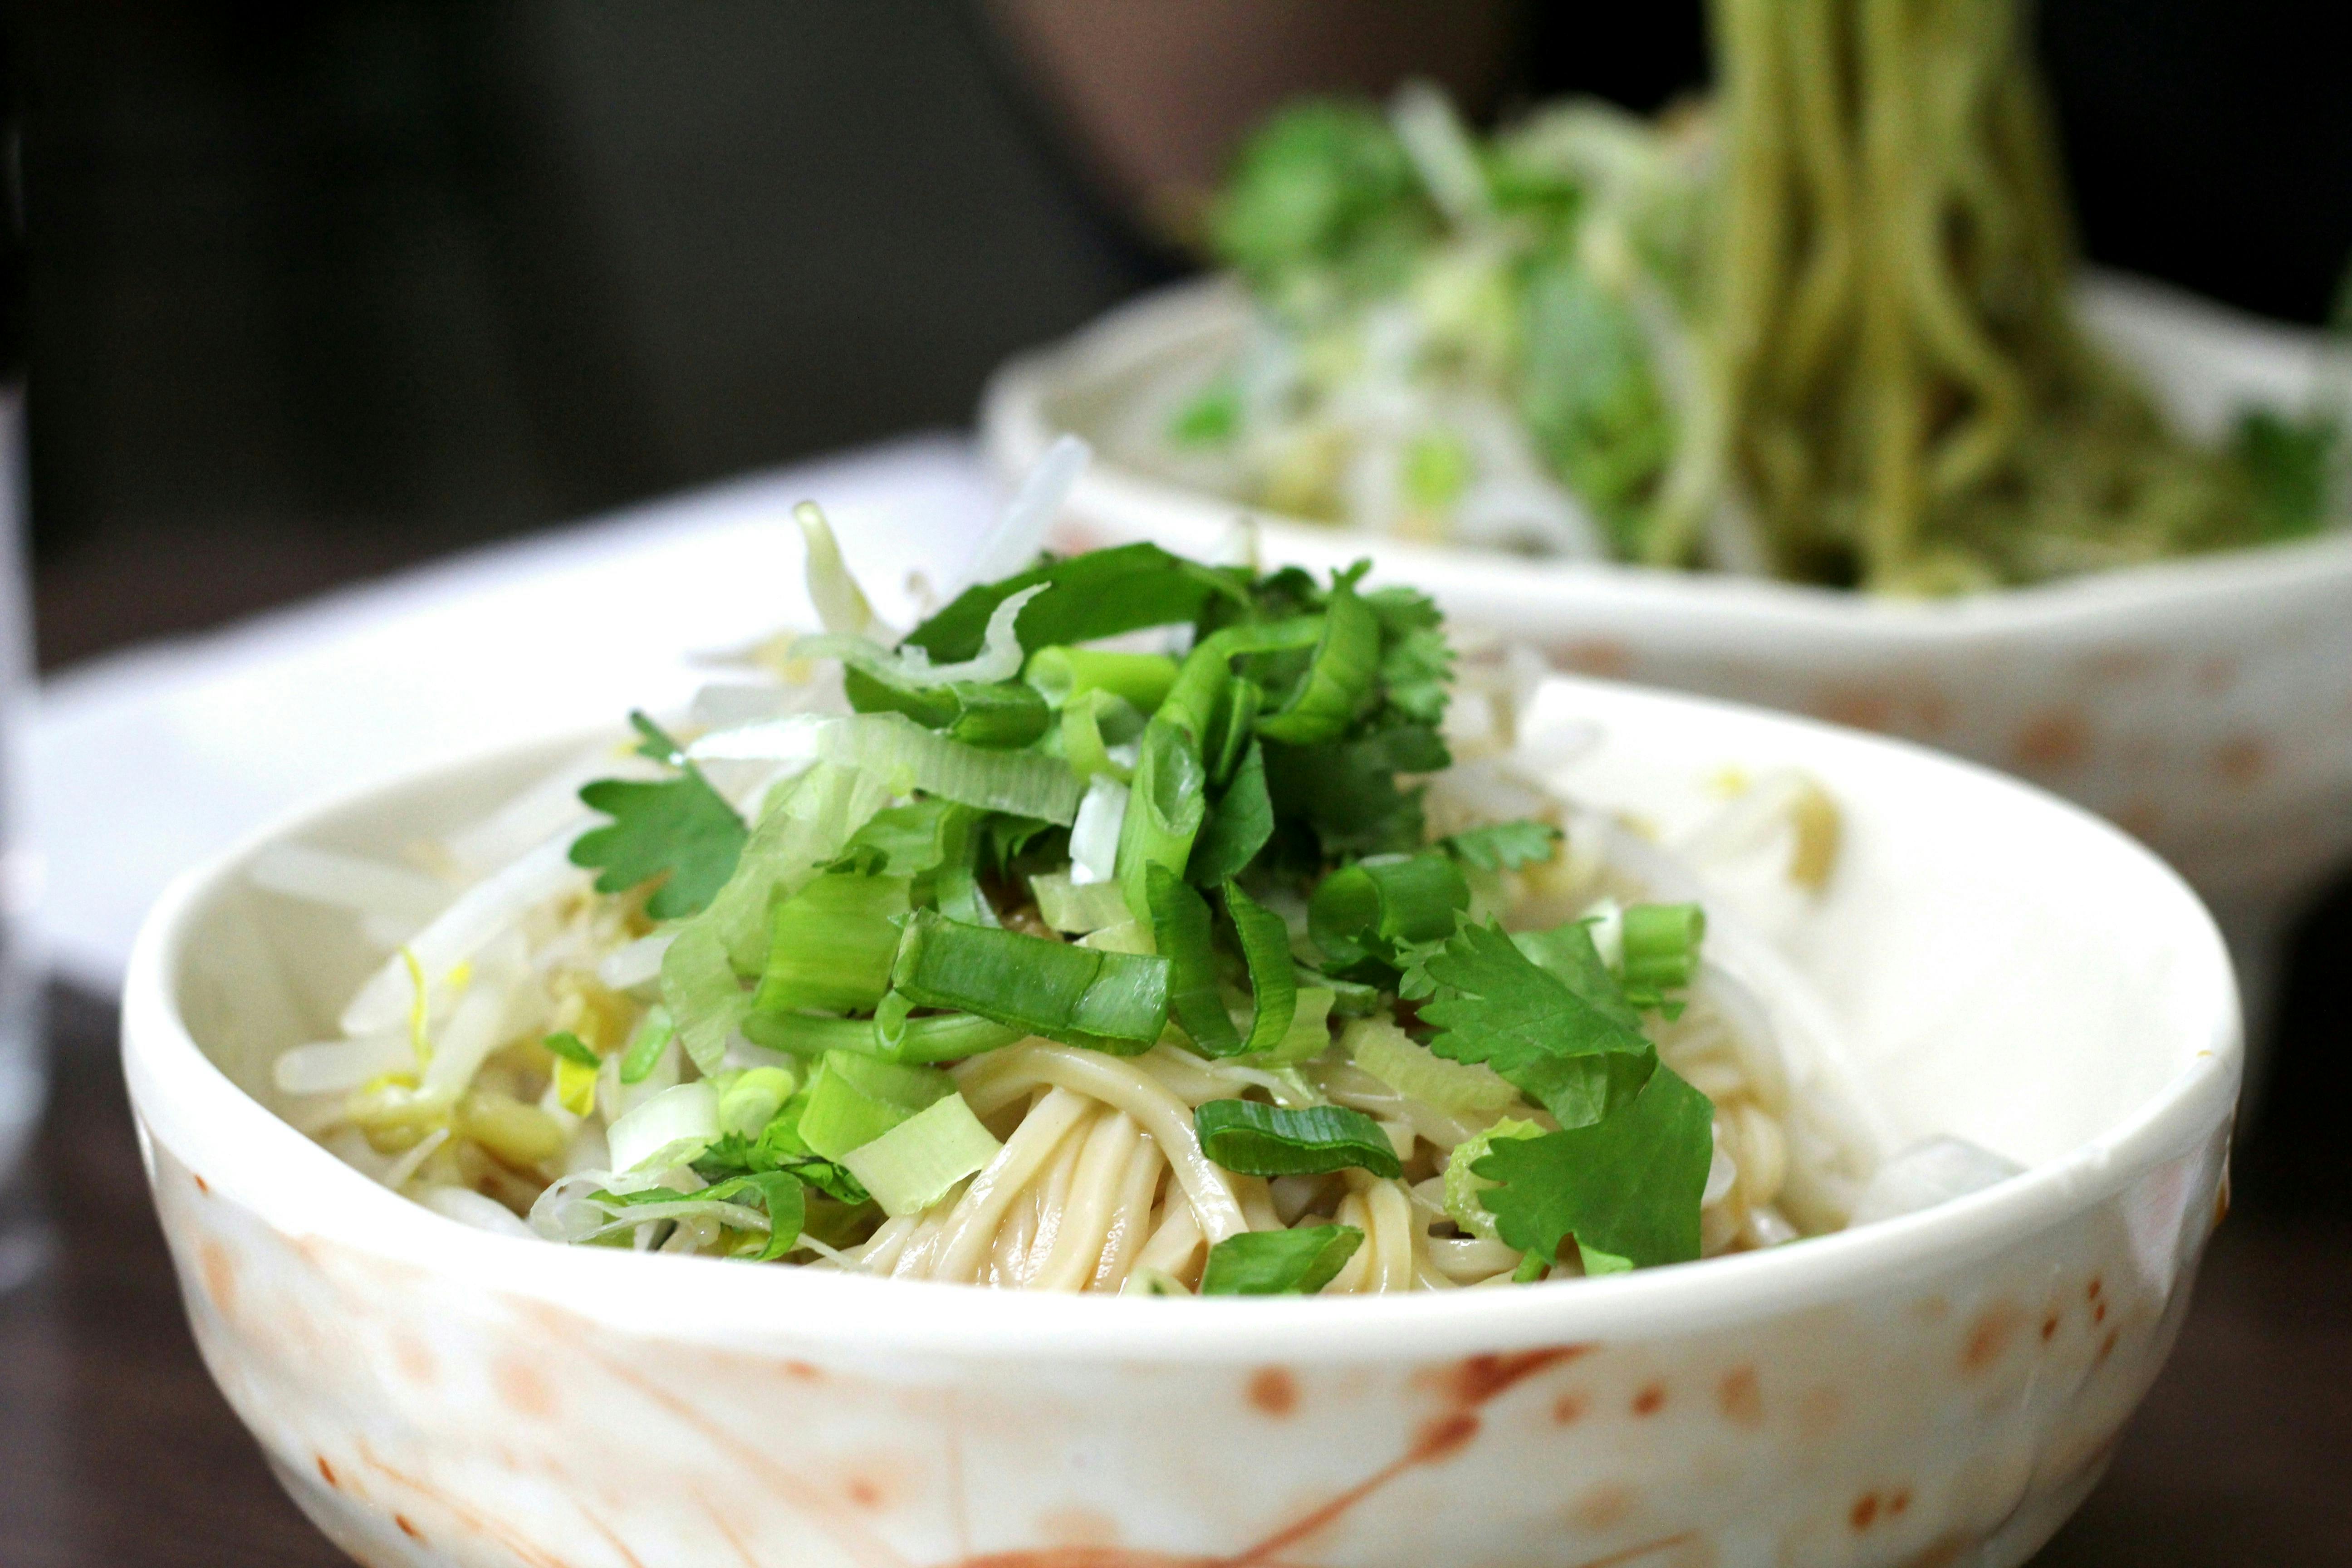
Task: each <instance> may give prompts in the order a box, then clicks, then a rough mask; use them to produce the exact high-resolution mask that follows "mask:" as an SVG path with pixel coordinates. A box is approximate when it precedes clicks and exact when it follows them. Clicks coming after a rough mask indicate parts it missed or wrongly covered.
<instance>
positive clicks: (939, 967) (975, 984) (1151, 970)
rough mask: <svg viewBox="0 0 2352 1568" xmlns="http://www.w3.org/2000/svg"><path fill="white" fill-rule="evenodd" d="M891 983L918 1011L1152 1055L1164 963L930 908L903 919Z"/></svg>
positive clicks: (1162, 1020)
mask: <svg viewBox="0 0 2352 1568" xmlns="http://www.w3.org/2000/svg"><path fill="white" fill-rule="evenodd" d="M891 978H892V982H893V984H895V985H896V986H897V987H898V990H899V991H901V992H902V993H904V994H906V996H907V997H908V1000H910V1001H912V1002H914V1003H915V1004H917V1005H920V1006H926V1007H942V1008H952V1009H954V1010H956V1011H959V1012H966V1013H974V1014H977V1015H979V1016H982V1017H983V1018H992V1019H994V1020H995V1021H996V1022H998V1023H1000V1024H1003V1025H1007V1026H1012V1027H1015V1028H1019V1029H1023V1030H1025V1031H1026V1032H1028V1033H1030V1034H1035V1035H1043V1036H1045V1037H1047V1038H1048V1039H1055V1040H1060V1041H1063V1042H1064V1043H1066V1044H1068V1045H1075V1046H1084V1047H1091V1048H1093V1049H1097V1050H1108V1051H1112V1052H1115V1053H1118V1054H1132V1053H1135V1052H1140V1051H1146V1050H1149V1049H1150V1048H1151V1047H1152V1046H1153V1045H1154V1044H1156V1043H1157V1042H1158V1040H1159V1038H1160V1031H1161V1029H1163V1028H1164V1027H1166V1026H1167V1022H1168V988H1169V973H1168V961H1167V960H1166V959H1164V958H1160V957H1158V956H1156V955H1150V954H1131V953H1121V952H1101V951H1098V950H1095V949H1088V948H1083V947H1075V946H1071V945H1068V944H1066V943H1064V942H1052V941H1049V940H1047V939H1045V938H1044V937H1034V936H1027V935H1024V934H1022V933H1021V932H1018V931H991V930H986V929H983V928H982V927H978V926H967V925H959V924H957V923H955V922H954V921H948V920H945V919H943V918H941V917H940V915H938V914H936V913H934V912H932V911H931V910H917V911H916V912H915V913H914V915H913V916H912V917H911V918H910V919H909V920H908V921H907V926H906V934H905V936H904V937H903V938H902V940H901V942H900V944H899V948H898V964H897V967H896V968H895V969H894V970H893V972H892V976H891ZM910 1027H911V1026H910Z"/></svg>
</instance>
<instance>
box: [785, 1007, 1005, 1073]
mask: <svg viewBox="0 0 2352 1568" xmlns="http://www.w3.org/2000/svg"><path fill="white" fill-rule="evenodd" d="M887 1000H888V999H887V998H885V1001H886V1002H887ZM1026 1033H1027V1031H1026V1030H1024V1029H1019V1028H1014V1027H1012V1026H1007V1025H1003V1024H999V1023H997V1022H995V1021H994V1020H992V1019H989V1018H979V1017H974V1016H972V1015H971V1014H970V1013H936V1014H932V1015H929V1016H925V1017H921V1018H907V1019H903V1020H901V1021H900V1022H899V1024H898V1027H897V1030H896V1031H895V1034H894V1035H891V1036H887V1037H886V1035H885V1033H884V1031H883V1029H882V1027H881V1026H880V1025H879V1024H878V1023H877V1021H876V1020H875V1019H873V1018H825V1017H819V1016H815V1015H814V1014H809V1013H754V1014H752V1015H751V1016H750V1017H748V1018H746V1019H744V1020H743V1037H744V1038H746V1039H748V1040H750V1041H751V1043H752V1044H753V1045H755V1046H765V1047H767V1048H768V1049H770V1050H772V1051H785V1052H788V1053H790V1054H791V1055H793V1056H796V1057H808V1058H814V1057H821V1056H825V1055H828V1054H830V1053H832V1052H835V1051H845V1052H848V1053H851V1054H853V1055H856V1056H862V1057H874V1058H877V1059H879V1060H882V1061H886V1062H910V1063H924V1062H959V1061H961V1060H963V1058H966V1057H976V1056H980V1055H982V1054H983V1053H985V1052H988V1051H992V1050H997V1049H999V1048H1001V1047H1005V1046H1009V1045H1011V1044H1013V1042H1014V1041H1015V1040H1018V1039H1020V1038H1022V1037H1023V1036H1024V1035H1025V1034H1026Z"/></svg>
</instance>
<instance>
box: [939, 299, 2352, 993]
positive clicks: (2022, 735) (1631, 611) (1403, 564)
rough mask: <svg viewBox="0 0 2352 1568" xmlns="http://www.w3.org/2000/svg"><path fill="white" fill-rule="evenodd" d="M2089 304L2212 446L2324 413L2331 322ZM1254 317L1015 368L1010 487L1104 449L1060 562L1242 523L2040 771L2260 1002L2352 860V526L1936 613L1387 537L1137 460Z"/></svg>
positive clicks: (1108, 339) (1225, 302) (1120, 340)
mask: <svg viewBox="0 0 2352 1568" xmlns="http://www.w3.org/2000/svg"><path fill="white" fill-rule="evenodd" d="M2083 303H2084V310H2085V312H2086V315H2087V317H2088V319H2089V321H2090V322H2091V324H2092V326H2093V327H2094V328H2095V330H2096V331H2099V332H2100V333H2101V334H2102V335H2103V336H2104V337H2105V339H2106V340H2107V341H2108V342H2109V343H2110V344H2111V345H2112V346H2113V347H2114V348H2115V349H2116V350H2117V351H2118V352H2119V353H2122V354H2123V355H2124V357H2125V358H2126V359H2127V360H2129V361H2131V362H2133V363H2136V364H2137V366H2138V367H2139V368H2140V370H2141V371H2142V372H2143V374H2146V375H2147V377H2148V378H2149V381H2150V383H2151V384H2153V385H2154V386H2155V388H2156V389H2157V390H2158V393H2159V395H2161V396H2162V397H2163V399H2164V401H2165V402H2166V403H2167V404H2168V405H2169V407H2170V410H2171V412H2172V413H2173V415H2174V416H2176V417H2177V418H2178V419H2179V420H2180V421H2181V422H2182V423H2183V425H2184V426H2187V427H2188V428H2189V429H2191V430H2196V431H2205V432H2210V431H2212V430H2215V429H2217V428H2218V427H2220V426H2222V425H2223V424H2224V423H2225V422H2226V421H2227V420H2228V419H2229V418H2230V417H2231V416H2232V415H2233V413H2234V412H2235V411H2236V410H2237V409H2238V408H2240V407H2241V406H2243V405H2249V404H2264V405H2279V406H2284V407H2289V408H2295V407H2302V406H2305V405H2307V404H2309V403H2310V402H2311V401H2312V400H2313V399H2314V397H2315V395H2317V386H2318V378H2319V376H2320V374H2321V364H2322V347H2321V342H2320V340H2319V338H2318V336H2317V334H2315V333H2311V332H2306V331H2294V330H2291V329H2287V328H2282V327H2277V326H2272V325H2267V324H2263V323H2260V322H2256V321H2252V319H2250V318H2245V317H2241V316H2237V315H2234V314H2231V313H2229V312H2226V311H2223V310H2220V309H2218V308H2216V307H2214V306H2211V305H2208V304H2204V303H2202V302H2200V301H2197V300H2193V299H2191V298H2189V297H2188V296H2185V295H2181V294H2178V293H2175V292H2172V291H2169V290H2165V289H2159V288H2158V287H2156V286H2154V285H2151V284H2147V283H2142V282H2137V281H2133V280H2129V279H2116V278H2105V279H2097V280H2095V281H2094V282H2093V283H2092V284H2091V285H2089V286H2088V287H2087V288H2086V289H2085V290H2084V297H2083ZM1246 312H1247V305H1246V302H1245V301H1244V300H1243V298H1242V297H1241V296H1240V295H1239V294H1238V293H1237V292H1235V291H1234V290H1232V289H1229V288H1227V287H1225V286H1223V285H1221V284H1217V283H1209V284H1192V285H1185V286H1181V287H1179V288H1177V289H1171V290H1168V291H1166V292H1164V293H1161V294H1158V295H1153V296H1150V297H1147V298H1146V299H1144V300H1139V301H1138V302H1136V303H1135V304H1132V305H1129V306H1128V307H1126V308H1124V309H1122V310H1118V311H1116V312H1114V313H1112V314H1111V315H1110V316H1108V317H1106V318H1105V319H1104V320H1103V321H1100V322H1098V323H1097V324H1096V325H1095V326H1093V327H1091V328H1089V329H1087V331H1083V332H1081V333H1079V334H1078V335H1077V336H1076V337H1075V338H1073V339H1071V340H1069V341H1068V342H1066V343H1063V344H1061V345H1058V346H1056V347H1054V348H1052V349H1048V350H1046V351H1044V352H1042V353H1036V354H1034V355H1030V356H1027V357H1024V358H1023V359H1020V360H1016V361H1014V362H1013V363H1011V364H1008V365H1007V366H1006V367H1005V368H1004V369H1003V370H1002V371H1001V372H999V373H998V374H997V376H996V378H995V380H994V381H993V382H992V384H991V385H990V387H989V390H988V393H987V395H986V397H985V399H984V401H983V404H982V436H983V439H984V441H985V444H986V446H987V448H988V452H989V454H990V457H991V458H992V461H993V462H994V463H995V465H996V466H997V467H998V468H999V469H1000V470H1001V471H1002V472H1003V473H1005V474H1007V475H1011V474H1014V473H1018V472H1020V471H1022V470H1024V468H1026V467H1027V465H1028V464H1029V463H1030V462H1031V461H1033V460H1034V458H1035V457H1036V456H1037V455H1038V454H1039V453H1040V452H1042V451H1043V450H1044V448H1045V445H1046V444H1047V443H1048V442H1050V441H1051V440H1052V439H1053V438H1054V437H1055V436H1056V435H1057V434H1059V433H1061V432H1063V431H1066V430H1067V431H1075V432H1076V433H1077V434H1078V435H1080V436H1083V437H1087V439H1088V440H1089V441H1091V442H1093V443H1094V444H1095V446H1096V447H1097V454H1098V455H1097V461H1096V463H1095V464H1094V466H1093V467H1092V468H1090V469H1089V470H1088V472H1087V474H1086V476H1085V477H1084V478H1083V479H1081V480H1080V481H1079V483H1078V485H1077V487H1076V490H1075V491H1074V492H1073V494H1072V496H1071V498H1070V504H1069V507H1068V510H1067V512H1066V523H1065V529H1064V535H1063V539H1062V542H1063V543H1064V544H1065V545H1066V546H1067V547H1070V548H1074V549H1075V548H1088V547H1094V546H1099V545H1105V544H1117V543H1126V542H1132V541H1135V540H1142V539H1148V540H1152V541H1156V542H1160V543H1161V544H1164V545H1166V546H1168V547H1169V548H1170V549H1171V550H1176V551H1179V552H1184V553H1191V554H1208V553H1213V552H1216V551H1217V550H1219V549H1221V548H1225V547H1229V543H1230V539H1231V534H1232V530H1233V526H1234V521H1235V519H1236V518H1237V517H1240V516H1243V515H1244V514H1246V515H1249V516H1251V517H1253V518H1255V520H1256V521H1257V523H1258V525H1259V527H1260V530H1261V533H1262V540H1263V547H1264V548H1263V553H1264V556H1265V559H1266V560H1269V561H1281V562H1297V563H1302V564H1307V565H1312V566H1318V567H1320V566H1330V565H1339V564H1345V563H1348V562H1349V561H1351V560H1354V559H1357V558H1359V557H1361V556H1365V555H1369V556H1371V557H1372V558H1373V560H1374V562H1375V563H1376V574H1377V575H1378V576H1379V577H1381V578H1382V579H1384V580H1387V581H1391V582H1404V583H1410V584H1413V585H1415V586H1417V587H1420V588H1422V589H1424V590H1425V591H1427V592H1429V593H1431V594H1433V595H1436V596H1437V598H1438V599H1439V600H1440V601H1441V602H1442V603H1443V604H1444V605H1445V607H1446V609H1447V611H1448V613H1449V614H1450V615H1451V616H1453V617H1454V619H1455V620H1456V622H1457V623H1458V624H1461V625H1464V626H1475V627H1478V628H1481V629H1485V630H1488V631H1493V632H1496V633H1499V634H1501V635H1502V636H1504V637H1509V638H1513V639H1516V640H1519V641H1523V642H1526V643H1528V644H1529V645H1531V646H1533V647H1536V648H1538V649H1539V650H1540V651H1541V652H1542V653H1543V654H1544V655H1545V656H1546V657H1547V658H1549V659H1550V660H1551V661H1552V662H1553V663H1554V664H1555V665H1556V666H1558V667H1559V668H1566V669H1572V670H1578V671H1581V672H1584V673H1587V674H1593V675H1601V676H1608V677H1612V678H1617V679H1629V680H1634V681H1639V682H1642V683H1644V684H1651V685H1658V686H1665V687H1672V688H1675V689H1682V690H1686V691H1696V692H1700V693H1704V694H1706V695H1709V696H1716V697H1727V698H1732V699H1735V700H1740V701H1746V702H1755V703H1759V704H1763V705H1765V706H1768V707H1773V708H1779V709H1782V710H1789V711H1792V712H1798V713H1805V714H1810V715H1812V716H1815V717H1818V718H1823V719H1829V720H1832V721H1836V722H1839V723H1843V724H1850V725H1855V726H1859V727H1861V728H1864V729H1868V730H1874V731H1880V732H1883V733H1886V734H1892V735H1898V736H1902V737H1904V738H1906V739H1908V740H1914V741H1919V742H1925V743H1927V744H1929V745H1933V746H1937V747H1940V748H1942V749H1944V750H1946V751H1949V752H1957V753H1958V754H1959V755H1961V756H1965V757H1969V758H1970V759H1973V760H1975V761H1978V762H1981V763H1988V764H1990V765H1991V766H1993V767H1997V768H2000V769H2003V770H2006V771H2008V772H2011V773H2018V774H2021V775H2022V776H2024V777H2026V778H2030V779H2032V780H2033V781H2034V782H2035V783H2037V784H2042V785H2044V786H2045V787H2047V788H2050V789H2053V790H2055V791H2057V792H2058V793H2060V794H2062V795H2067V796H2069V797H2071V798H2073V799H2074V800H2076V801H2079V802H2081V803H2082V804H2083V805H2087V806H2089V807H2091V808H2092V809H2093V810H2095V811H2097V812H2099V813H2101V814H2102V815H2104V816H2107V817H2109V818H2110V819H2112V820H2114V821H2116V822H2117V823H2119V824H2121V825H2123V826H2125V827H2126V828H2127V829H2129V830H2130V831H2131V832H2132V833H2134V834H2135V835H2137V837H2140V838H2141V839H2143V840H2145V841H2146V842H2147V843H2148V844H2149V845H2151V846H2152V847H2155V848H2156V849H2158V851H2159V852H2160V853H2161V854H2163V855H2164V856H2165V857H2166V858H2168V859H2170V860H2171V861H2172V862H2173V864H2174V865H2176V866H2178V867H2179V868H2181V870H2182V871H2184V872H2185V873H2186V874H2187V875H2188V876H2189V879H2190V880H2191V881H2192V882H2194V883H2195V884H2196V886H2197V888H2198V889H2199V890H2200V892H2201V893H2203V894H2204V895H2205V897H2206V898H2207V899H2208V900H2210V901H2211V902H2212V903H2213V905H2214V907H2215V909H2216V911H2217V913H2218V914H2219V915H2220V916H2221V920H2222V923H2223V925H2224V928H2225V929H2227V930H2229V931H2230V933H2231V942H2232V945H2233V946H2234V947H2235V948H2236V949H2237V950H2238V952H2239V957H2240V959H2241V962H2242V963H2243V964H2245V965H2246V967H2247V971H2248V975H2247V978H2248V990H2249V992H2250V994H2252V996H2253V997H2254V998H2255V999H2256V1000H2257V1001H2259V999H2260V997H2261V996H2262V994H2263V992H2264V989H2265V985H2264V981H2265V976H2264V974H2263V970H2264V969H2265V968H2266V967H2267V963H2268V959H2269V953H2270V939H2271V937H2272V935H2273V932H2274V931H2275V929H2276V927H2277V926H2278V924H2279V923H2280V921H2281V917H2282V916H2283V915H2284V912H2285V911H2286V910H2289V909H2290V908H2291V907H2292V905H2293V904H2294V901H2295V900H2297V899H2298V898H2300V897H2301V896H2303V895H2304V894H2305V893H2307V892H2308V891H2309V890H2310V889H2312V887H2313V886H2314V885H2315V883H2316V882H2317V881H2318V880H2319V879H2321V878H2322V877H2324V876H2325V875H2326V873H2327V872H2329V871H2331V870H2333V869H2334V868H2336V867H2337V866H2338V865H2340V864H2341V863H2342V862H2343V861H2344V860H2345V859H2346V858H2347V854H2352V535H2346V534H2336V535H2331V536H2329V537H2326V538H2323V539H2320V540H2315V541H2312V542H2305V543H2298V544H2291V545H2282V546H2276V547H2273V548H2270V549H2264V550H2256V551H2246V552H2238V553H2234V554H2228V555H2216V556H2206V557H2200V558H2197V559H2191V560H2182V561H2178V562H2171V563H2163V564H2159V565H2152V566H2145V567H2137V568H2132V569H2127V570H2123V571H2117V572H2112V573H2106V574H2098V575H2094V576H2087V577H2082V578H2076V579H2073V580H2069V581H2064V582H2060V583H2053V584H2047V585H2044V586H2040V587H2034V588H2027V589H2020V590H2014V591H2010V592H2003V593H1997V594H1989V595H1981V596H1978V597H1974V598H1968V599H1961V600H1956V601H1950V602H1939V603H1926V604H1921V603H1904V602H1896V601H1889V600H1884V599H1875V598H1871V597H1867V596H1864V595H1856V594H1851V593H1842V592H1837V591H1833V590H1829V589H1822V588H1813V587H1806V586H1800V585H1794V584H1784V583H1776V582H1762V581H1756V580H1751V579H1742V578H1735V577H1727V576H1722V575H1717V574H1690V573H1667V572H1659V571H1654V570H1649V569H1645V568H1641V567H1632V566H1618V565H1610V564H1599V565H1595V564H1584V563H1561V562H1547V561H1537V560H1529V559H1526V558H1523V557H1518V556H1511V555H1504V554H1499V553H1496V552H1486V551H1474V550H1464V549H1453V548H1446V547H1442V546H1432V545H1424V544H1414V543H1411V542H1400V541H1394V540H1389V539H1381V538H1375V537H1371V536H1368V535H1364V534H1359V533H1354V532H1350V531H1345V530H1341V529H1337V528H1332V527H1328V526H1324V525H1318V524H1316V523H1312V522H1307V521H1300V520H1298V519H1295V518H1286V517H1282V516H1278V515H1274V514H1268V513H1264V512H1258V511H1254V510H1250V509H1248V508H1245V507H1244V506H1242V505H1240V504H1239V503H1237V502H1235V501H1234V500H1230V499H1227V498H1223V497H1220V496H1216V495H1212V494H1207V493H1204V492H1202V491H1198V490H1192V489H1184V488H1182V487H1181V486H1177V485H1174V484H1171V483H1169V482H1166V481H1164V480H1162V479H1157V478H1154V477H1152V475H1151V474H1150V472H1149V471H1147V469H1148V465H1143V464H1138V463H1135V462H1131V461H1127V460H1123V458H1122V456H1121V454H1122V453H1123V452H1132V451H1133V450H1134V449H1135V447H1137V446H1138V444H1139V443H1141V442H1144V441H1147V440H1150V439H1151V438H1153V437H1156V435H1157V433H1158V431H1159V429H1160V428H1161V426H1162V424H1163V423H1164V416H1156V415H1155V414H1154V413H1153V411H1155V410H1164V409H1165V407H1166V406H1167V405H1168V395H1167V393H1168V389H1169V388H1170V387H1171V385H1180V386H1189V385H1193V384H1198V383H1199V382H1200V381H1201V380H1203V379H1205V378H1206V377H1207V375H1208V374H1211V373H1212V372H1213V369H1214V368H1215V367H1216V366H1217V365H1219V364H1222V363H1224V362H1225V360H1226V359H1227V357H1228V356H1229V355H1230V354H1231V353H1233V351H1234V348H1235V346H1236V345H1237V344H1238V342H1239V341H1240V336H1241V333H1242V331H1243V330H1244V325H1245V321H1246Z"/></svg>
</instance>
